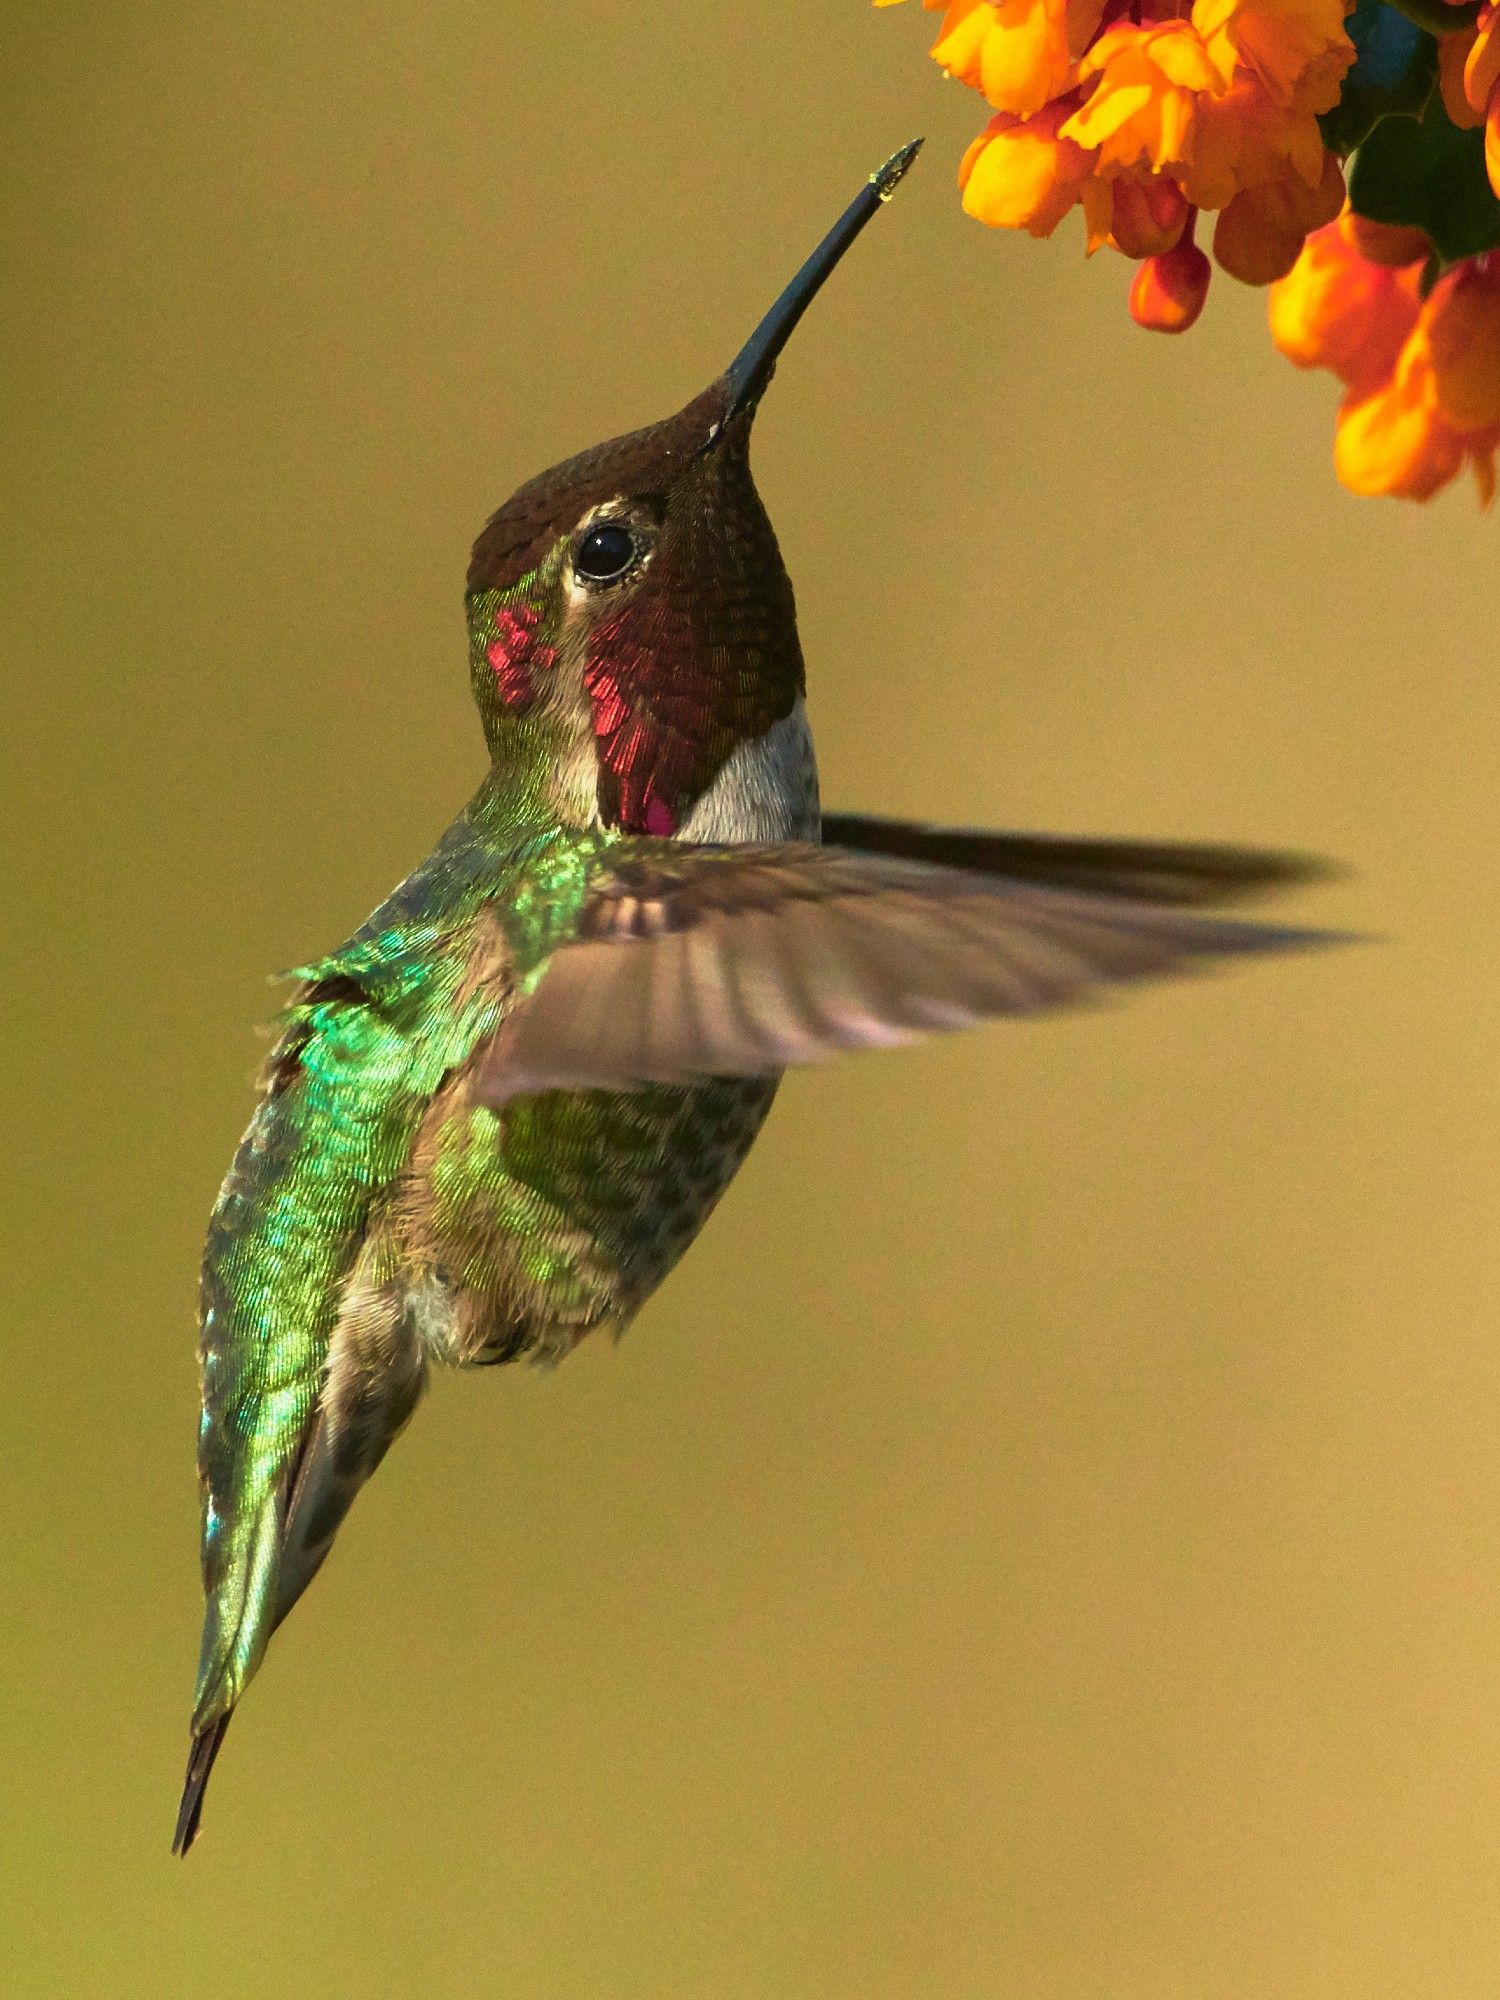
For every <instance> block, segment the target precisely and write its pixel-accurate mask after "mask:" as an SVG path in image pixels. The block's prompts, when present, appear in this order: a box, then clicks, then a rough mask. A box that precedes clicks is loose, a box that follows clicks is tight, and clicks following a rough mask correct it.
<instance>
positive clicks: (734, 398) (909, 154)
mask: <svg viewBox="0 0 1500 2000" xmlns="http://www.w3.org/2000/svg"><path fill="white" fill-rule="evenodd" d="M921 145H922V141H921V140H920V139H913V140H912V142H911V144H910V145H909V146H903V147H902V148H901V150H900V152H899V153H893V154H892V155H891V157H890V159H888V160H887V161H886V163H885V165H884V166H883V167H880V168H877V170H876V171H875V172H874V173H873V174H871V176H870V178H869V179H868V180H867V181H866V182H865V184H864V186H863V187H862V188H861V189H860V191H859V193H858V194H857V195H856V196H855V197H854V199H853V201H851V202H850V204H849V206H848V207H847V208H846V209H845V210H844V212H843V214H842V215H841V216H840V217H839V219H838V221H837V222H836V223H835V224H834V225H833V227H832V229H830V230H829V232H828V234H827V235H826V236H825V237H824V238H823V241H822V242H821V243H820V244H819V245H818V247H817V249H816V250H814V252H813V253H812V255H811V256H810V257H809V258H808V260H807V262H806V263H805V264H804V265H803V266H802V269H801V270H800V271H799V272H798V273H797V275H796V277H795V278H793V280H792V282H791V283H790V284H789V285H788V286H787V288H786V290H785V291H784V292H783V293H782V294H781V297H780V298H779V299H778V300H777V301H776V303H775V305H774V306H772V308H771V310H770V311H769V312H768V313H767V314H766V316H765V318H764V319H763V320H762V321H761V323H760V325H759V326H758V327H757V328H756V329H755V331H754V333H752V334H751V336H750V338H749V339H748V340H747V341H746V342H745V345H744V346H743V347H742V348H741V349H740V351H739V353H738V354H737V355H736V357H735V359H734V361H733V363H732V364H731V366H730V369H729V374H728V377H727V380H728V383H729V398H730V400H729V409H728V411H727V413H726V415H727V416H729V417H733V416H736V415H738V413H739V412H740V411H741V410H744V409H748V408H750V407H752V406H753V405H754V404H755V403H756V402H758V401H759V399H760V397H761V394H762V393H763V391H764V389H765V386H766V384H767V383H768V382H769V381H770V379H771V374H772V371H773V370H774V369H775V366H776V358H777V356H778V355H779V354H780V353H781V350H782V348H783V347H785V346H786V344H787V342H788V340H789V339H790V338H791V335H792V329H793V328H794V327H795V326H796V324H797V322H798V320H800V319H801V317H802V315H803V314H804V313H805V312H806V311H807V308H808V307H809V306H810V305H811V303H812V301H813V299H814V297H815V296H816V294H817V292H818V290H819V289H820V287H821V286H822V283H823V280H824V279H825V278H826V277H827V276H828V274H829V272H830V271H831V270H832V269H833V267H834V265H835V264H837V263H838V261H839V259H840V258H841V257H842V256H843V254H844V252H845V251H846V250H847V249H848V248H849V245H850V244H851V243H852V242H853V241H854V239H855V237H856V236H858V234H859V232H860V231H861V230H862V229H863V228H864V226H865V224H866V223H867V222H868V221H869V219H870V217H871V216H872V215H874V214H875V213H876V211H877V210H878V209H880V208H882V207H884V205H885V203H886V202H888V201H889V200H890V198H891V196H892V195H893V194H894V193H895V191H896V189H897V187H898V186H899V185H900V183H901V180H902V178H903V176H904V175H905V173H906V170H907V168H908V167H909V166H910V165H911V163H912V161H913V160H914V159H915V158H916V157H917V153H918V152H919V150H920V149H921Z"/></svg>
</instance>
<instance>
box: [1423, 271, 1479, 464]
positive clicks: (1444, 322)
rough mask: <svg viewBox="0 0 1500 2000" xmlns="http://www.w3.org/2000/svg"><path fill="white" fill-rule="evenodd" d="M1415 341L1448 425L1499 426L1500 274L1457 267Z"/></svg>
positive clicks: (1437, 291)
mask: <svg viewBox="0 0 1500 2000" xmlns="http://www.w3.org/2000/svg"><path fill="white" fill-rule="evenodd" d="M1415 338H1416V339H1418V340H1420V341H1422V342H1424V343H1425V347H1426V355H1427V361H1428V364H1429V366H1430V367H1431V370H1432V383H1433V393H1434V395H1435V397H1436V399H1437V404H1438V407H1439V409H1440V410H1441V411H1442V413H1443V415H1444V416H1445V417H1446V418H1447V420H1448V422H1449V423H1450V424H1452V425H1453V426H1454V428H1455V429H1457V430H1461V431H1477V430H1485V429H1488V428H1489V427H1490V426H1491V425H1496V424H1500V272H1495V273H1491V272H1490V271H1488V270H1486V269H1484V268H1483V267H1482V266H1481V265H1480V264H1479V263H1478V262H1476V261H1470V262H1468V263H1464V264H1458V265H1456V266H1455V267H1454V268H1453V269H1452V270H1451V271H1449V272H1448V273H1447V274H1446V275H1445V276H1444V277H1442V278H1441V279H1439V281H1438V283H1437V284H1436V285H1435V286H1434V287H1433V289H1432V294H1431V296H1430V297H1429V298H1428V300H1427V303H1426V305H1425V306H1424V307H1423V309H1422V318H1421V321H1420V323H1419V326H1418V331H1417V334H1416V336H1415Z"/></svg>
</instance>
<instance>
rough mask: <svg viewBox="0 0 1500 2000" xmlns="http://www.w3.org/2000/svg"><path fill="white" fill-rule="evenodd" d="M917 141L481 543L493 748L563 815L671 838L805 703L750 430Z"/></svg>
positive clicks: (483, 698) (474, 585) (474, 586)
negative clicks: (640, 404)
mask: <svg viewBox="0 0 1500 2000" xmlns="http://www.w3.org/2000/svg"><path fill="white" fill-rule="evenodd" d="M917 144H920V141H918V142H917V143H916V144H913V145H910V146H907V147H904V148H903V149H902V151H901V152H899V153H897V154H896V155H895V157H894V158H893V159H891V160H890V161H888V162H887V163H886V165H885V166H883V167H882V168H881V169H880V170H879V172H878V173H875V174H873V175H871V177H870V179H869V180H868V181H867V182H866V184H865V186H864V187H863V188H862V189H861V190H860V193H859V194H858V195H857V196H856V198H855V200H854V201H853V202H852V203H851V204H850V205H849V207H848V208H847V209H846V210H845V212H844V214H843V215H842V216H841V217H840V218H839V220H838V222H837V223H836V224H835V225H834V227H833V229H832V230H831V231H830V232H829V234H828V235H827V236H826V237H825V238H824V240H823V241H822V243H820V244H819V246H818V248H817V249H816V250H815V251H814V252H813V254H812V256H811V257H810V258H809V259H808V261H807V263H806V264H805V265H804V266H803V267H802V269H801V270H800V271H799V272H798V273H797V276H796V277H795V278H794V279H793V280H792V282H791V284H790V285H789V286H788V287H787V289H786V290H785V291H784V292H783V293H782V295H781V297H780V298H779V299H778V300H777V301H776V303H775V305H774V306H773V307H772V308H771V310H770V312H769V313H767V315H766V317H765V318H764V319H763V320H762V322H761V324H760V325H759V326H758V327H757V328H756V330H755V332H754V334H753V335H752V336H751V338H750V340H749V341H748V342H747V343H746V345H745V347H744V348H743V349H742V350H741V352H740V354H739V355H738V356H737V357H736V359H735V360H734V361H733V362H732V363H731V365H730V367H729V368H728V370H727V371H726V372H725V373H724V374H723V375H721V376H720V377H719V378H718V380H717V381H715V382H714V383H712V384H711V385H710V386H709V387H708V388H707V389H705V390H704V391H703V393H702V394H701V395H699V396H696V397H695V398H694V399H693V401H692V402H690V403H689V404H688V405H687V407H686V408H685V409H683V410H680V411H678V413H677V414H676V415H675V416H673V417H668V418H666V419H665V420H664V421H663V422H661V423H657V424H652V425H649V426H648V427H647V428H646V429H644V430H639V431H632V432H631V433H630V434H629V435H628V436H625V437H620V438H613V439H611V440H610V441H609V442H608V443H606V444H601V445H596V446H595V447H594V448H593V449H592V450H590V451H585V452H581V453H580V454H579V455H578V456H577V457H575V458H570V459H567V460H566V461H564V463H563V464H561V465H558V466H554V467H553V468H552V470H551V471H550V472H544V473H542V474H541V476H540V477H539V478H536V479H532V480H529V481H528V482H527V483H526V485H524V486H523V487H521V488H520V490H519V491H518V492H517V493H515V494H514V495H512V497H511V498H510V499H509V500H508V501H507V502H506V504H505V505H504V506H503V507H502V508H501V509H500V510H499V512H498V513H497V514H495V515H494V516H493V517H492V518H491V519H490V521H489V522H488V523H487V524H486V526H485V528H484V531H483V533H482V534H481V535H480V537H479V540H478V541H477V542H476V543H475V545H474V552H473V557H472V560H471V562H470V565H469V580H468V614H469V634H470V660H471V671H472V676H473V683H474V692H475V697H476V699H477V701H478V704H479V709H480V713H481V715H482V717H483V719H484V726H485V734H486V737H487V738H488V741H489V746H490V754H491V757H492V758H493V759H494V762H495V764H496V766H497V768H499V769H501V770H503V771H504V772H506V774H507V775H511V776H515V777H518V778H522V779H524V780H529V781H530V782H532V783H534V785H535V786H536V787H537V788H538V790H539V792H540V793H541V795H542V798H541V799H539V803H541V802H542V799H544V800H545V803H546V805H547V807H548V808H549V810H550V811H551V812H552V813H555V814H557V815H558V816H560V817H561V818H562V819H563V820H564V821H565V822H566V823H570V824H579V825H587V824H592V823H594V822H595V821H597V822H599V823H602V824H603V825H606V826H616V827H619V828H621V829H622V830H624V831H627V832H632V833H651V834H658V835H669V834H672V833H674V832H675V831H676V830H677V828H678V827H679V826H680V825H681V823H682V821H683V819H684V818H685V817H686V816H687V814H688V812H689V811H690V810H691V808H692V805H693V803H694V801H695V800H696V799H697V798H699V797H700V796H701V795H702V793H703V792H704V791H706V790H707V788H708V786H709V785H711V784H712V782H713V780H714V778H715V777H716V776H717V774H718V772H719V771H720V769H721V768H722V766H723V765H724V763H725V761H726V760H727V759H728V758H729V756H730V755H731V754H732V753H733V751H734V750H735V749H736V747H737V746H738V745H739V744H741V743H745V742H751V741H754V740H755V739H757V738H758V737H760V736H762V735H764V734H765V732H766V731H767V730H768V729H770V728H771V727H772V726H773V725H774V724H775V723H777V722H779V721H781V720H782V719H783V718H784V717H785V716H787V715H788V714H790V713H791V710H792V708H793V706H794V705H795V703H796V701H797V700H798V698H799V696H800V695H801V693H802V689H803V678H804V677H803V666H802V650H801V647H800V645H799V644H798V640H797V621H796V610H795V605H794V603H793V598H792V586H791V580H790V578H789V577H788V576H787V573H786V567H785V565H784V564H783V562H782V560H781V552H780V550H779V549H778V547H777V544H776V536H775V533H774V532H773V530H772V527H771V523H770V521H769V519H768V518H767V515H766V510H765V508H764V506H763V505H762V503H761V499H760V495H759V494H758V493H757V492H756V490H755V484H754V481H753V480H752V478H751V476H750V457H749V447H750V431H751V426H752V424H753V422H754V418H755V411H756V408H757V406H758V405H759V402H760V398H761V396H762V394H763V393H764V391H765V388H766V385H767V384H768V382H769V381H770V379H771V375H772V372H773V370H774V368H775V365H776V359H777V356H778V355H779V354H780V352H781V350H782V348H783V347H784V346H785V344H786V341H787V339H788V337H789V336H790V334H791V332H792V329H793V327H794V326H795V325H796V324H797V321H798V320H799V319H800V318H801V317H802V314H803V312H804V311H805V310H806V308H807V306H808V304H809V303H810V302H811V300H812V298H813V296H814V294H815V293H816V292H817V290H818V288H819V287H820V286H821V284H822V283H823V281H824V279H825V278H826V277H827V275H828V273H829V272H830V271H831V270H832V269H833V267H834V265H835V264H836V263H837V262H838V260H839V258H840V257H841V256H842V255H843V253H844V251H845V250H846V249H847V248H848V246H849V244H850V243H852V242H853V240H854V238H855V236H857V235H858V233H859V231H860V230H861V229H862V228H863V227H864V225H865V223H866V222H867V221H868V220H869V218H870V216H871V215H873V214H874V213H875V212H876V210H877V209H878V208H879V207H880V206H881V204H882V203H883V202H884V201H885V200H886V199H887V198H888V197H889V195H890V194H891V192H892V191H893V190H894V188H895V187H896V185H897V183H898V182H899V181H900V179H901V177H902V175H903V174H904V173H905V172H906V170H907V168H908V167H909V166H910V164H911V162H912V160H913V158H914V157H915V155H916V151H917Z"/></svg>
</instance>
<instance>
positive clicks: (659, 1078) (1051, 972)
mask: <svg viewBox="0 0 1500 2000" xmlns="http://www.w3.org/2000/svg"><path fill="white" fill-rule="evenodd" d="M1324 941H1325V936H1324V934H1322V933H1317V932H1309V931H1295V930H1278V929H1273V928H1269V927H1265V926H1261V925H1255V924H1246V923H1237V922H1234V921H1232V920H1229V919H1225V918H1213V917H1204V916H1199V915H1195V914H1192V913H1190V912H1188V911H1184V910H1182V909H1178V908H1173V907H1170V906H1163V905H1160V904H1153V903H1151V902H1149V901H1146V900H1142V899H1138V898H1130V897H1125V896H1122V895H1102V894H1097V893H1089V892H1085V891H1081V890H1075V889H1071V888H1054V887H1052V886H1050V885H1048V884H1046V883H1038V882H1033V881H1026V880H1017V879H1015V878H1014V877H1010V876H1001V875H990V874H986V873H981V872H979V871H977V870H975V869H958V868H944V867H935V866H933V865H931V864H929V863H925V862H921V861H909V860H904V859H901V858H898V857H886V856H883V855H875V854H858V853H853V852H850V851H848V850H845V849H841V848H830V847H816V846H803V845H792V844H788V845H784V846H776V847H736V848H727V847H706V846H705V847H683V846H669V845H668V844H667V843H664V842H654V841H651V842H648V841H639V842H634V841H632V842H624V843H622V844H621V846H620V847H619V848H618V849H616V850H615V851H614V855H613V856H612V857H611V863H610V865H609V866H608V867H607V869H606V870H605V872H604V873H603V874H602V875H601V877H600V878H599V881H598V884H597V886H596V889H595V892H594V895H593V897H592V900H591V901H590V902H589V903H588V904H587V905H586V907H585V909H584V912H583V916H582V919H581V923H580V930H579V934H578V936H577V938H576V940H574V941H573V942H570V943H568V944H566V945H563V946H561V947H560V948H559V949H558V950H557V951H556V952H555V953H554V955H553V957H552V958H551V959H550V960H549V962H548V964H547V966H546V968H545V970H544V971H543V973H542V976H541V978H540V979H539V981H538V982H537V985H536V986H535V988H534V989H533V990H532V992H531V993H530V994H529V995H528V996H527V997H526V998H525V999H524V1000H522V1001H521V1002H520V1004H519V1005H518V1006H517V1007H516V1008H515V1009H514V1011H513V1012H512V1014H511V1015H510V1017H509V1018H508V1019H507V1021H506V1022H505V1024H504V1025H503V1026H502V1027H501V1028H500V1029H499V1030H498V1032H497V1033H496V1035H495V1038H494V1040H493V1042H492V1043H491V1045H490V1048H489V1049H488V1051H487V1052H486V1053H485V1055H484V1056H483V1057H482V1059H481V1062H480V1064H479V1066H478V1074H477V1076H476V1080H475V1087H476V1092H477V1095H478V1096H479V1097H480V1098H481V1099H482V1100H483V1101H486V1102H489V1103H491V1104H494V1103H500V1102H503V1101H504V1100H505V1099H507V1098H510V1097H516V1096H520V1095H524V1094H529V1093H532V1092H536V1091H541V1090H551V1089H559V1088H570V1087H571V1088H588V1087H595V1086H597V1087H603V1088H616V1089H617V1088H629V1087H630V1086H632V1085H636V1084H643V1083H687V1082H690V1081H692V1080H693V1079H694V1078H699V1077H703V1076H723V1075H730V1076H756V1075H765V1074H770V1073H774V1072H776V1071H779V1070H783V1069H788V1068H792V1067H794V1066H796V1065H798V1064H803V1063H815V1062H825V1061H827V1060H828V1059H829V1058H831V1057H833V1056H836V1055H839V1054H841V1053H842V1052H844V1051H845V1050H851V1049H864V1048H877V1047H885V1046H890V1045H892V1044H897V1043H902V1042H911V1041H917V1040H920V1039H921V1038H923V1037H925V1036H927V1035H934V1034H946V1033H949V1032H951V1031H952V1030H953V1029H956V1028H964V1027H968V1026H970V1025H971V1024H972V1023H974V1022H976V1021H982V1020H988V1019H991V1018H994V1017H997V1016H1001V1015H1020V1014H1034V1013H1038V1012H1040V1011H1042V1010H1043V1009H1046V1008H1052V1007H1061V1006H1066V1005H1068V1004H1069V1003H1070V1002H1074V1001H1078V1000H1081V999H1083V998H1084V997H1085V996H1086V995H1088V994H1090V993H1092V992H1094V991H1095V990H1097V989H1099V988H1102V987H1107V986H1113V985H1123V984H1127V983H1129V982H1131V981H1134V980H1137V979H1145V978H1150V977H1153V976H1159V975H1163V974H1167V973H1171V972H1179V971H1184V970H1187V969H1188V968H1190V967H1192V966H1194V965H1197V964H1201V963H1203V962H1205V961H1208V960H1211V959H1215V958H1228V957H1239V956H1242V955H1244V954H1246V953H1249V952H1262V951H1285V950H1289V949H1296V948H1299V947H1303V946H1308V945H1312V944H1317V943H1320V942H1324Z"/></svg>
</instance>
